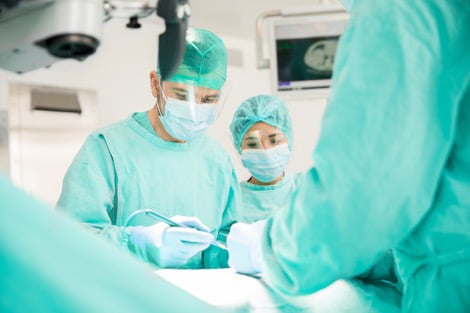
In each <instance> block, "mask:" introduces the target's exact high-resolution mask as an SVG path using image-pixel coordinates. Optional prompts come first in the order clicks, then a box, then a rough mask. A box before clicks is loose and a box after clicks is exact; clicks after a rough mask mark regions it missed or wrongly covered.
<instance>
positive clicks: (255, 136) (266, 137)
mask: <svg viewBox="0 0 470 313" xmlns="http://www.w3.org/2000/svg"><path fill="white" fill-rule="evenodd" d="M270 128H271V129H269V130H254V131H248V132H247V133H246V134H245V135H244V136H243V139H242V144H241V149H242V151H243V150H252V149H263V150H266V149H271V148H274V147H276V146H279V145H281V144H286V145H287V144H288V139H287V136H286V135H285V134H284V133H283V132H282V131H281V130H280V129H278V128H276V127H270Z"/></svg>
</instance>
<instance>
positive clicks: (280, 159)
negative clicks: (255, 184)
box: [242, 143, 290, 183]
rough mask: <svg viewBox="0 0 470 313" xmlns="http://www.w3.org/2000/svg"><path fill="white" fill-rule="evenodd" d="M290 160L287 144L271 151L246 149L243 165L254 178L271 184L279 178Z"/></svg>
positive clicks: (243, 152) (243, 153)
mask: <svg viewBox="0 0 470 313" xmlns="http://www.w3.org/2000/svg"><path fill="white" fill-rule="evenodd" d="M289 158H290V150H289V146H288V144H287V143H285V144H281V145H278V146H276V147H274V148H270V149H245V150H243V151H242V163H243V166H244V167H246V168H247V169H248V170H249V171H250V173H251V175H253V177H254V178H256V179H257V180H259V181H260V182H263V183H269V182H271V181H273V180H275V179H276V178H278V177H279V176H280V175H281V174H282V172H284V169H285V168H286V165H287V163H288V162H289Z"/></svg>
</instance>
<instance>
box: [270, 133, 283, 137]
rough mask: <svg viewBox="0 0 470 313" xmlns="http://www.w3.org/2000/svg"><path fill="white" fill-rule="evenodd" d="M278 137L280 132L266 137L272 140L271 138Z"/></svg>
mask: <svg viewBox="0 0 470 313" xmlns="http://www.w3.org/2000/svg"><path fill="white" fill-rule="evenodd" d="M278 135H282V133H281V132H277V133H274V134H271V135H269V136H268V137H269V138H273V137H276V136H278Z"/></svg>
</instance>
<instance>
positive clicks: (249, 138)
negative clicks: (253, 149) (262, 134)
mask: <svg viewBox="0 0 470 313" xmlns="http://www.w3.org/2000/svg"><path fill="white" fill-rule="evenodd" d="M252 139H256V140H258V137H255V136H251V137H246V138H245V139H243V140H252Z"/></svg>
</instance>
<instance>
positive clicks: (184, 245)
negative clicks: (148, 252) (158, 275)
mask: <svg viewBox="0 0 470 313" xmlns="http://www.w3.org/2000/svg"><path fill="white" fill-rule="evenodd" d="M171 219H172V220H173V221H175V222H177V223H181V224H183V225H185V226H188V228H183V227H170V226H168V225H167V224H165V223H163V222H160V223H157V224H155V225H152V226H148V227H143V226H140V227H134V229H133V230H132V232H131V236H130V238H131V239H130V240H131V241H133V242H134V243H136V244H137V245H139V246H142V242H143V241H145V245H146V246H148V245H151V246H153V247H156V248H158V250H157V253H155V254H154V255H155V256H154V258H155V262H156V263H157V264H158V265H159V266H162V267H178V266H182V265H184V264H185V263H186V262H187V261H188V260H189V259H190V258H191V257H192V256H194V255H195V254H196V253H198V252H199V251H202V250H205V249H206V248H207V247H208V246H209V244H210V243H211V242H212V241H213V240H214V236H213V235H212V234H211V233H210V229H209V228H208V227H207V226H205V225H204V224H203V223H202V222H201V221H200V220H199V219H198V218H196V217H187V216H179V215H177V216H173V217H172V218H171Z"/></svg>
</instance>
